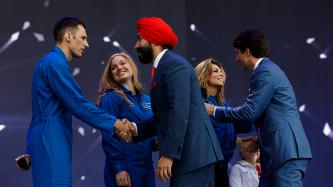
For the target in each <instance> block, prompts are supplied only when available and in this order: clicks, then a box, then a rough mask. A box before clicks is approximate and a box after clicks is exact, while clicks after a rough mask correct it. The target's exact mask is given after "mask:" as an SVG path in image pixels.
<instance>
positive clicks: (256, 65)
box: [253, 58, 264, 70]
mask: <svg viewBox="0 0 333 187" xmlns="http://www.w3.org/2000/svg"><path fill="white" fill-rule="evenodd" d="M262 59H264V58H259V59H258V61H257V62H256V64H255V65H254V68H253V70H255V69H256V68H257V67H258V66H259V64H260V62H261V60H262Z"/></svg>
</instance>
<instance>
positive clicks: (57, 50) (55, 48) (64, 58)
mask: <svg viewBox="0 0 333 187" xmlns="http://www.w3.org/2000/svg"><path fill="white" fill-rule="evenodd" d="M52 51H54V52H55V53H57V54H58V55H59V56H60V58H62V60H64V61H65V62H68V60H67V58H66V55H65V53H64V52H63V51H62V49H61V48H60V47H58V46H54V47H53V49H52Z"/></svg>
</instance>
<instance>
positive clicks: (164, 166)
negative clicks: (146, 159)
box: [156, 156, 173, 182]
mask: <svg viewBox="0 0 333 187" xmlns="http://www.w3.org/2000/svg"><path fill="white" fill-rule="evenodd" d="M172 164H173V159H172V158H169V157H164V156H162V157H161V158H160V160H159V162H158V166H157V169H156V175H157V176H158V178H159V179H160V180H162V181H163V182H167V181H169V180H170V178H171V176H172V173H171V168H172Z"/></svg>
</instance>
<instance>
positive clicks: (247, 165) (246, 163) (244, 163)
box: [238, 160, 255, 168]
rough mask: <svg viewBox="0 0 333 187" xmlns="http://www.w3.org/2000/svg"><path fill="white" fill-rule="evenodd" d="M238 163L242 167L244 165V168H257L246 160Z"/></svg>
mask: <svg viewBox="0 0 333 187" xmlns="http://www.w3.org/2000/svg"><path fill="white" fill-rule="evenodd" d="M238 163H239V164H240V165H242V166H246V167H251V168H255V166H253V165H252V164H250V163H248V162H247V161H246V160H240V161H238Z"/></svg>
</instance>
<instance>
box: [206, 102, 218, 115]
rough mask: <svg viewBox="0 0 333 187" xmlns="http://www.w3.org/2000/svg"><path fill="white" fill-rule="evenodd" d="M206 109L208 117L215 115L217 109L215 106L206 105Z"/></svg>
mask: <svg viewBox="0 0 333 187" xmlns="http://www.w3.org/2000/svg"><path fill="white" fill-rule="evenodd" d="M205 107H206V111H207V113H208V115H210V116H212V115H213V114H214V111H215V108H216V107H215V105H212V104H208V103H205Z"/></svg>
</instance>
